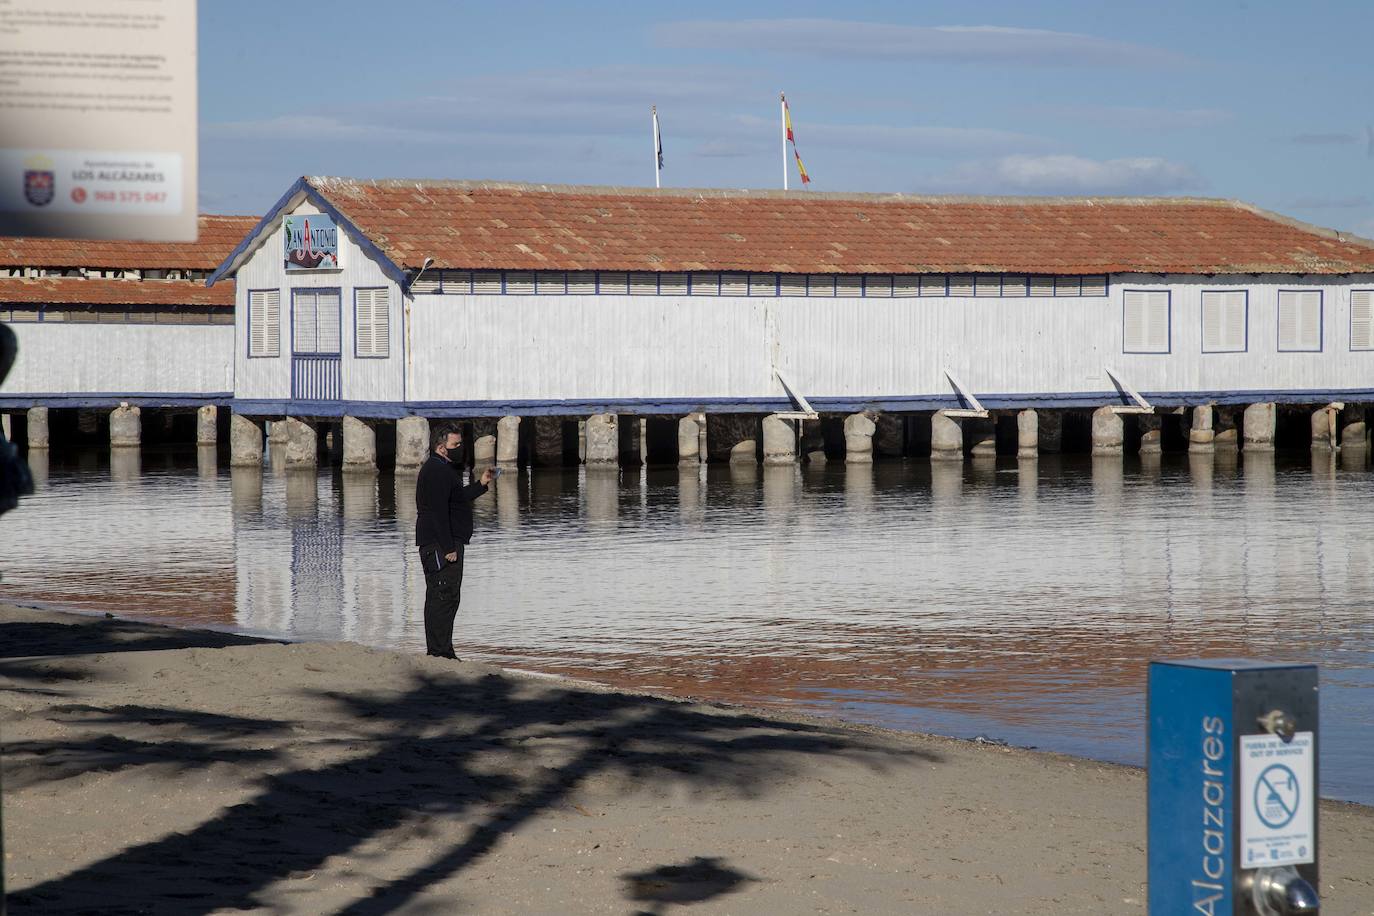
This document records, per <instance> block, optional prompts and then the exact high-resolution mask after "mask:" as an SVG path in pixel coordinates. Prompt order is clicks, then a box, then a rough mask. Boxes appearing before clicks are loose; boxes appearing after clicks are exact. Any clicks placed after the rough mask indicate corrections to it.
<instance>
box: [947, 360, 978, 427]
mask: <svg viewBox="0 0 1374 916" xmlns="http://www.w3.org/2000/svg"><path fill="white" fill-rule="evenodd" d="M945 378H947V379H949V383H950V384H951V385H953V386H954V390H955V392H957V393H958V395H959V397H960V399H962V400H963V402H964V403H965V404H968V405H970V406H969V407H956V408H954V409H953V410H942V411H940V413H942V414H944V415H945V416H947V417H977V418H978V419H980V420H981V419H984V418H986V417H987V415H988V410H987V408H986V407H984V406H983V405H982V404H980V403H978V399H977V398H975V397H974V396H973V394H972V392H970V391H969V390H968V389H967V388H965V387H964V386H963V385H961V384H960V383H959V380H958V379H957V378H955V377H954V373H953V372H950V371H949V370H948V369H946V370H945Z"/></svg>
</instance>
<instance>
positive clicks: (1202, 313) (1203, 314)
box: [1198, 289, 1250, 353]
mask: <svg viewBox="0 0 1374 916" xmlns="http://www.w3.org/2000/svg"><path fill="white" fill-rule="evenodd" d="M1237 292H1239V293H1244V294H1245V344H1244V346H1242V347H1241V348H1240V349H1239V350H1209V349H1207V294H1208V293H1224V294H1229V293H1237ZM1198 331H1199V333H1200V335H1201V338H1200V339H1199V341H1198V344H1199V347H1200V349H1201V350H1202V352H1203V353H1249V352H1250V291H1249V290H1248V289H1241V290H1236V289H1204V290H1201V292H1200V294H1199V296H1198Z"/></svg>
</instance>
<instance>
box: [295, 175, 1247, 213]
mask: <svg viewBox="0 0 1374 916" xmlns="http://www.w3.org/2000/svg"><path fill="white" fill-rule="evenodd" d="M306 181H307V182H308V183H309V184H310V186H311V187H313V188H315V189H316V190H319V191H323V192H328V191H331V190H337V189H341V188H344V187H347V186H350V185H351V186H360V185H361V186H372V187H378V188H406V187H414V188H415V189H417V190H420V189H424V188H445V189H452V190H471V191H528V192H535V193H547V194H559V193H565V194H573V193H575V194H604V195H607V196H624V197H713V198H758V199H763V200H768V199H794V200H817V199H819V200H861V201H874V202H879V203H881V202H885V201H888V202H892V203H923V202H930V203H946V204H948V203H971V204H988V205H995V206H1006V205H1011V204H1026V205H1040V206H1043V205H1045V204H1081V205H1084V206H1091V205H1095V204H1113V205H1133V206H1169V205H1179V204H1189V205H1207V206H1221V207H1226V206H1230V207H1242V208H1247V209H1253V208H1252V207H1251V205H1250V204H1247V203H1245V202H1244V201H1241V200H1236V199H1234V198H1227V197H1162V196H1125V195H1123V196H1112V195H1098V196H1093V195H1077V196H1074V195H1066V196H1056V195H1045V196H1034V195H997V194H983V195H980V194H907V193H903V192H899V191H809V190H807V191H799V190H787V191H783V190H781V189H776V188H649V187H643V186H640V185H579V184H556V183H538V182H521V181H495V180H483V179H460V178H349V177H346V176H340V175H310V176H307V177H306Z"/></svg>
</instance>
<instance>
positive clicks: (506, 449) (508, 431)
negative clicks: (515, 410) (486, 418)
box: [496, 417, 520, 467]
mask: <svg viewBox="0 0 1374 916" xmlns="http://www.w3.org/2000/svg"><path fill="white" fill-rule="evenodd" d="M519 462H520V418H519V417H502V418H501V419H499V420H497V421H496V463H497V464H499V465H503V466H505V467H514V466H515V465H516V464H518V463H519Z"/></svg>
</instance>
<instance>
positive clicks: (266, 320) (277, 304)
mask: <svg viewBox="0 0 1374 916" xmlns="http://www.w3.org/2000/svg"><path fill="white" fill-rule="evenodd" d="M248 355H249V356H280V355H281V290H278V289H258V290H253V291H252V292H250V293H249V294H248Z"/></svg>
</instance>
